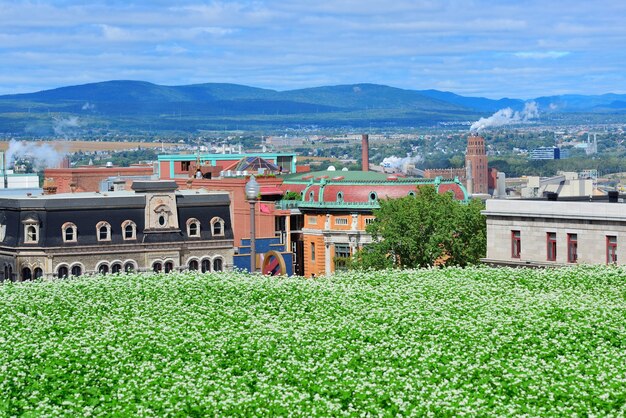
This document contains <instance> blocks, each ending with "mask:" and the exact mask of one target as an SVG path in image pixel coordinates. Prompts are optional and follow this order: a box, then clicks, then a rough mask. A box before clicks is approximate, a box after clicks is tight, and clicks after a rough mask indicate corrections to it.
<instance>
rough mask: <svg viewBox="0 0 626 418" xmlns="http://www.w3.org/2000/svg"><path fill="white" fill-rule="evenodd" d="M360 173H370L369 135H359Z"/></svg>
mask: <svg viewBox="0 0 626 418" xmlns="http://www.w3.org/2000/svg"><path fill="white" fill-rule="evenodd" d="M361 171H370V141H369V135H368V134H363V135H361Z"/></svg>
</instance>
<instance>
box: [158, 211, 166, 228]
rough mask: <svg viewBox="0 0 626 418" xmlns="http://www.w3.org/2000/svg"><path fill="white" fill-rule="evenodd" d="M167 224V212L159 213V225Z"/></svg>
mask: <svg viewBox="0 0 626 418" xmlns="http://www.w3.org/2000/svg"><path fill="white" fill-rule="evenodd" d="M165 225H167V217H166V216H165V214H163V213H162V214H160V215H159V226H165Z"/></svg>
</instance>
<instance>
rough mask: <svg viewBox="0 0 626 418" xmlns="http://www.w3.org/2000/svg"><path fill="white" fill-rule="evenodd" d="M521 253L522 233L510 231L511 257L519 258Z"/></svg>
mask: <svg viewBox="0 0 626 418" xmlns="http://www.w3.org/2000/svg"><path fill="white" fill-rule="evenodd" d="M521 254H522V233H521V232H520V231H511V257H512V258H520V255H521Z"/></svg>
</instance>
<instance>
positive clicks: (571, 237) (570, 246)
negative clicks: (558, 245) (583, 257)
mask: <svg viewBox="0 0 626 418" xmlns="http://www.w3.org/2000/svg"><path fill="white" fill-rule="evenodd" d="M577 260H578V235H577V234H567V262H568V263H575V262H576V261H577Z"/></svg>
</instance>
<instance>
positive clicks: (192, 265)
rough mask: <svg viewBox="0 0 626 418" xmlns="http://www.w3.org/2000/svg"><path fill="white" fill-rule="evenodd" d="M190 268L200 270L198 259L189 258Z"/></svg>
mask: <svg viewBox="0 0 626 418" xmlns="http://www.w3.org/2000/svg"><path fill="white" fill-rule="evenodd" d="M189 270H190V271H198V260H189Z"/></svg>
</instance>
